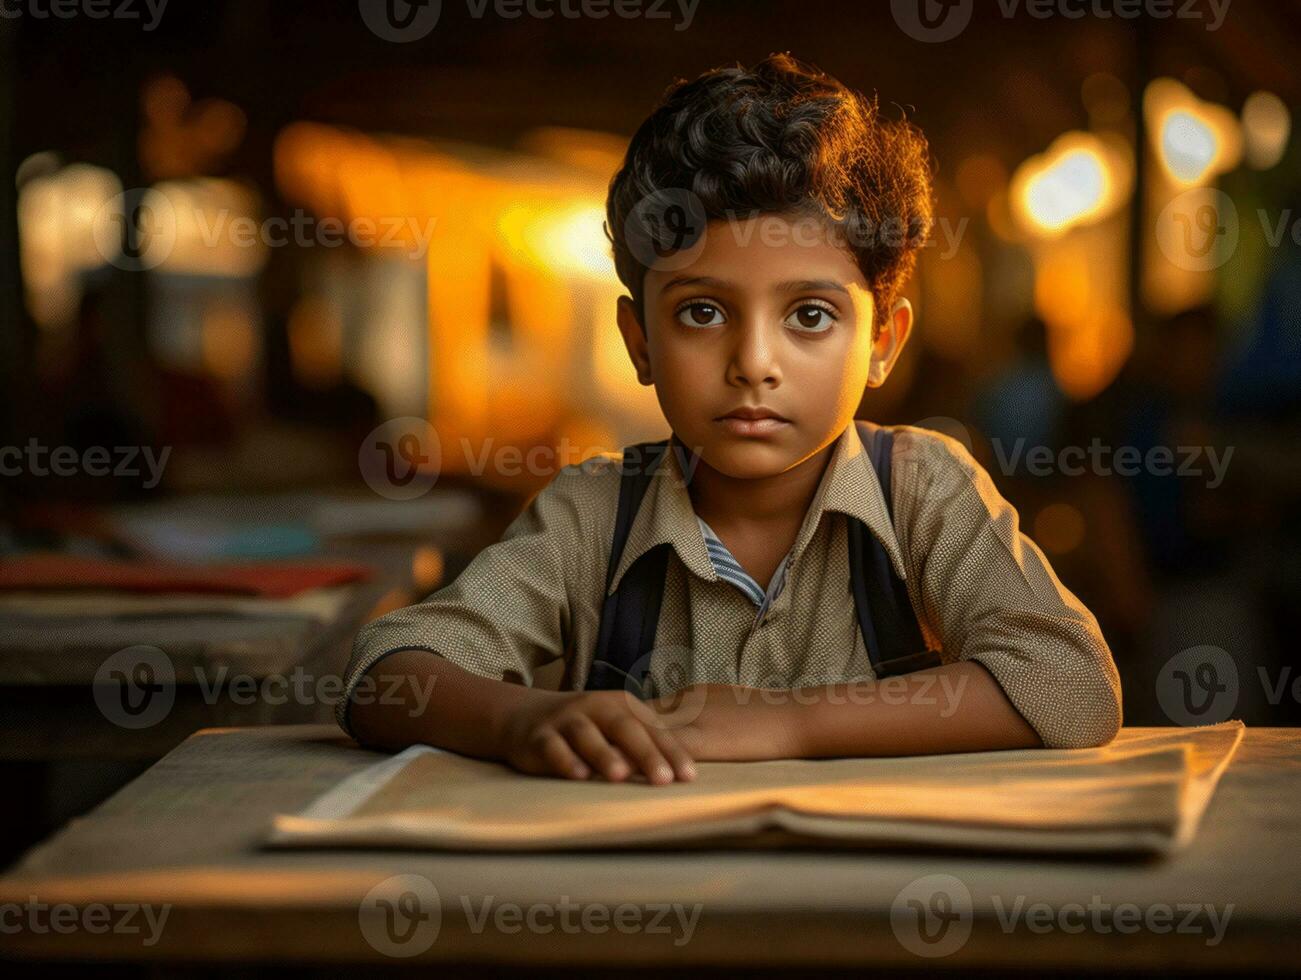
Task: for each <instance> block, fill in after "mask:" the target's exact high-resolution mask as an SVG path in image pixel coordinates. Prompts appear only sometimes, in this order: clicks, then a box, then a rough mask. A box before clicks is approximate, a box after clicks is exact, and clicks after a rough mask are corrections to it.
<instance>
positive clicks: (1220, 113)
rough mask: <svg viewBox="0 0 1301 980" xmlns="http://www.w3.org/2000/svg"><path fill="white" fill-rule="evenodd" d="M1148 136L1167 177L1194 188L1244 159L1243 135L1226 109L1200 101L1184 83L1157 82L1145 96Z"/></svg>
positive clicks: (1172, 81) (1163, 80) (1236, 122)
mask: <svg viewBox="0 0 1301 980" xmlns="http://www.w3.org/2000/svg"><path fill="white" fill-rule="evenodd" d="M1143 107H1144V112H1145V114H1146V116H1147V122H1148V137H1149V139H1150V140H1151V142H1152V145H1153V147H1154V148H1155V150H1156V157H1157V159H1158V160H1160V162H1161V165H1162V166H1163V167H1164V169H1165V171H1166V173H1167V175H1168V176H1169V178H1170V179H1171V180H1172V181H1173V182H1174V183H1175V184H1176V185H1177V186H1180V187H1196V186H1200V185H1203V184H1206V183H1208V182H1210V181H1212V180H1214V179H1215V177H1217V176H1218V175H1219V174H1222V173H1224V172H1226V171H1228V170H1232V169H1233V168H1234V167H1236V166H1237V165H1238V162H1239V161H1240V160H1241V159H1242V131H1241V129H1240V127H1239V126H1238V121H1237V118H1236V117H1235V116H1234V115H1233V113H1232V112H1230V111H1229V110H1228V109H1226V108H1225V107H1224V106H1220V105H1215V104H1214V103H1212V102H1205V101H1203V100H1201V99H1199V98H1198V97H1197V96H1196V95H1194V94H1193V93H1192V91H1190V90H1189V88H1188V87H1187V86H1186V85H1184V84H1183V83H1182V82H1177V81H1175V80H1174V79H1173V78H1158V79H1156V80H1155V81H1153V82H1151V83H1150V84H1149V85H1148V87H1147V90H1146V91H1145V92H1144V93H1143Z"/></svg>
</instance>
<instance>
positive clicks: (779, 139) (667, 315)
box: [339, 55, 1121, 784]
mask: <svg viewBox="0 0 1301 980" xmlns="http://www.w3.org/2000/svg"><path fill="white" fill-rule="evenodd" d="M687 191H689V192H690V193H687ZM930 193H931V190H930V177H929V165H928V161H927V147H926V143H925V140H924V138H923V137H922V135H921V134H920V132H918V131H917V130H916V129H915V128H913V127H912V126H910V125H908V124H906V123H903V122H891V121H887V120H883V119H881V118H880V116H879V114H878V111H877V106H876V104H875V102H874V101H869V100H867V99H865V98H864V97H863V96H861V95H859V94H858V93H855V92H851V91H850V90H848V89H846V88H845V87H844V86H843V85H841V84H840V83H839V82H837V81H836V80H835V79H832V78H830V77H828V76H826V75H824V74H822V73H820V72H818V71H816V70H814V69H811V68H808V67H806V66H803V65H801V64H799V63H798V62H796V61H794V60H793V59H791V58H790V57H789V56H786V55H775V56H772V57H770V58H768V59H766V60H764V61H763V62H761V63H760V64H758V65H756V66H755V67H754V68H752V69H749V70H745V69H742V68H739V67H737V68H728V69H720V70H716V71H712V72H709V73H707V74H705V75H703V76H701V77H700V78H699V79H697V80H696V81H694V82H691V83H681V84H679V85H677V86H676V87H674V88H672V89H670V91H669V93H668V94H667V95H666V97H665V99H664V101H663V102H662V103H661V104H660V106H658V107H657V108H656V109H655V111H654V112H653V113H652V115H651V116H650V117H649V118H648V119H647V120H646V122H645V123H644V124H643V125H642V126H641V128H640V129H639V130H638V132H637V134H636V135H635V136H634V137H633V139H632V142H631V144H630V146H629V148H628V153H627V157H626V160H625V162H624V165H623V166H622V168H621V169H620V170H619V172H618V173H617V174H616V175H615V177H614V179H613V181H612V182H611V186H610V193H609V200H608V203H607V212H608V232H609V234H610V237H611V239H612V242H613V245H614V251H615V262H616V267H617V269H618V273H619V276H620V279H621V280H622V281H623V283H624V285H625V286H626V287H627V288H628V291H629V293H630V295H629V296H625V297H622V298H620V300H619V303H618V311H617V314H618V324H619V329H620V331H621V332H622V335H623V339H624V342H625V345H626V347H627V349H628V353H629V356H630V357H631V358H632V361H633V364H634V365H635V367H636V370H637V376H638V378H639V380H640V381H641V383H642V384H645V385H654V386H655V391H656V395H657V397H658V399H659V402H660V405H661V407H662V408H663V411H664V415H665V417H666V418H667V420H668V422H669V424H670V426H671V428H672V433H673V435H672V439H671V442H670V443H669V444H668V445H669V446H670V447H671V448H672V450H673V451H671V452H670V451H666V452H663V454H662V456H659V457H656V458H657V459H658V468H654V469H653V474H652V475H654V476H655V477H656V478H655V479H650V480H648V481H647V482H648V483H649V487H648V488H647V490H646V493H645V497H644V499H643V500H642V501H641V504H640V506H639V507H638V508H637V509H636V510H635V514H634V513H633V512H631V511H630V518H631V523H630V526H629V525H625V526H624V530H625V531H626V535H625V536H624V542H623V548H622V552H621V553H617V552H616V555H617V560H616V561H615V562H613V563H612V562H611V561H610V558H611V553H612V551H614V550H615V545H614V544H613V536H614V531H615V527H616V515H617V513H618V512H619V497H620V488H621V485H623V481H622V477H621V464H620V460H619V459H617V458H613V457H598V458H597V459H595V460H590V461H587V462H585V463H583V464H580V465H577V466H570V467H566V468H565V469H564V470H562V471H561V472H560V473H559V474H558V475H557V476H556V477H555V479H554V480H553V481H552V482H551V483H550V484H549V485H548V486H547V487H546V488H545V489H544V490H542V491H541V493H539V494H538V495H537V497H536V498H535V499H534V500H533V502H532V503H531V504H530V505H529V507H528V508H527V510H526V511H525V512H524V513H523V514H522V515H521V516H520V517H518V518H517V519H516V521H515V522H514V523H513V524H512V525H511V527H510V528H509V529H508V530H507V532H506V534H505V536H504V538H503V540H502V541H501V542H499V543H498V544H496V545H493V546H492V547H490V548H488V549H486V550H485V551H483V552H482V553H481V554H480V555H478V556H477V557H476V558H475V560H474V561H473V562H472V563H471V564H470V565H469V566H468V567H467V569H466V570H465V571H464V573H463V574H462V575H461V576H460V577H459V578H458V579H457V580H456V581H455V582H453V583H451V584H450V585H448V586H447V587H446V588H444V589H442V590H441V591H439V592H436V593H435V594H434V595H432V596H430V597H429V598H428V599H427V600H425V601H424V602H422V603H420V604H418V605H415V606H411V607H408V608H406V609H401V610H398V611H397V612H394V613H392V614H390V615H388V616H385V617H384V618H382V619H379V620H377V621H376V622H374V623H371V624H370V625H369V626H367V627H366V628H364V629H363V630H362V631H361V633H360V634H359V635H358V637H357V640H356V645H355V649H354V653H353V657H352V661H351V662H350V664H349V667H348V671H347V676H346V685H347V692H348V696H347V697H345V698H344V700H343V701H342V702H341V703H340V711H339V720H340V723H341V724H342V725H343V727H344V728H345V730H347V731H349V732H350V733H351V734H353V735H354V736H355V737H356V738H357V739H358V740H360V741H362V742H364V743H368V744H372V745H378V746H383V747H387V748H394V749H396V748H399V747H403V746H406V745H409V744H412V743H417V742H420V743H428V744H432V745H436V746H440V747H443V748H447V749H451V750H454V751H457V752H461V753H464V754H468V755H474V756H479V757H483V758H489V759H499V760H502V761H505V762H507V763H509V764H511V765H513V766H514V767H515V768H517V769H519V770H521V771H523V772H527V773H534V774H539V775H550V776H560V777H567V778H572V779H585V778H593V777H595V778H604V779H608V780H616V781H617V780H623V779H628V778H633V777H644V778H645V779H646V780H647V781H648V782H650V783H652V784H663V783H671V782H673V781H675V780H689V779H691V778H693V776H694V774H695V769H694V762H695V761H696V760H724V759H726V760H752V759H774V758H814V757H826V756H847V755H903V754H920V753H933V752H962V751H980V750H992V749H1010V748H1026V747H1038V746H1047V747H1052V748H1068V747H1084V746H1096V745H1101V744H1104V743H1106V742H1108V741H1110V740H1111V739H1112V738H1113V737H1114V735H1115V734H1116V732H1117V730H1118V728H1119V726H1120V719H1121V709H1120V684H1119V679H1118V676H1117V673H1116V669H1115V665H1114V664H1113V663H1112V659H1111V654H1110V652H1109V650H1108V648H1107V645H1106V642H1105V641H1104V640H1103V637H1102V635H1101V633H1100V632H1099V630H1098V626H1097V622H1096V620H1095V619H1094V617H1093V616H1092V614H1090V613H1089V611H1088V610H1087V609H1085V608H1084V606H1083V605H1082V604H1081V603H1080V602H1079V601H1078V600H1077V599H1076V598H1075V596H1074V595H1072V594H1071V593H1070V592H1069V591H1068V590H1067V589H1066V588H1065V587H1064V586H1062V584H1061V583H1060V582H1059V581H1058V580H1057V578H1056V576H1055V575H1054V574H1053V572H1052V570H1051V568H1050V567H1049V565H1048V563H1047V561H1046V559H1045V558H1044V556H1043V554H1042V553H1041V552H1040V551H1039V549H1038V548H1037V547H1036V546H1035V545H1034V544H1033V543H1032V542H1031V541H1030V540H1029V539H1028V538H1026V537H1025V536H1024V535H1022V534H1021V533H1020V531H1019V530H1018V527H1017V515H1016V512H1015V511H1014V510H1013V509H1012V507H1011V506H1010V505H1009V504H1008V503H1007V502H1006V501H1004V500H1003V499H1002V497H1000V496H999V494H998V492H997V491H996V490H995V489H994V486H993V483H992V482H991V480H990V478H989V476H988V475H987V474H986V473H985V472H984V470H982V469H981V468H980V466H979V465H978V464H977V463H976V462H975V461H974V460H973V459H972V458H971V456H970V455H969V454H968V453H967V452H966V450H965V449H964V448H963V447H962V446H961V445H960V444H959V443H957V442H956V441H954V440H951V439H949V438H947V437H944V436H941V435H938V434H935V433H933V432H929V431H926V430H923V429H918V428H912V427H908V426H899V427H893V428H891V429H888V430H887V429H879V430H876V429H871V428H865V429H863V430H860V429H859V428H858V427H857V426H856V424H855V423H854V420H853V415H854V411H855V410H856V408H857V406H858V404H859V401H860V399H861V397H862V394H863V390H864V387H865V386H870V387H875V386H878V385H880V384H882V383H883V382H884V381H885V379H886V377H887V375H888V374H889V373H890V369H891V367H892V366H893V365H894V363H895V361H896V360H897V358H898V357H899V353H900V351H901V350H902V349H903V346H904V343H905V342H906V341H907V339H908V335H909V332H910V330H911V328H912V321H913V317H912V308H911V306H910V305H909V303H908V301H907V300H906V299H903V298H901V297H900V296H899V291H900V288H901V287H902V285H903V284H904V282H905V281H906V279H907V277H908V275H909V273H910V272H911V270H912V267H913V264H914V260H915V253H916V249H917V247H918V246H919V245H920V243H921V242H922V241H924V239H925V237H926V234H927V233H928V231H929V228H930V223H931V203H930ZM648 202H649V203H648ZM670 238H671V239H673V240H672V241H668V240H667V239H670ZM648 245H650V246H653V247H650V248H648V247H647V246H648ZM864 432H867V433H873V432H875V433H876V435H873V436H872V437H871V438H872V441H873V443H874V444H875V440H877V439H882V440H884V441H883V442H881V443H880V445H881V446H885V447H887V448H888V449H889V451H888V453H887V456H888V459H886V460H881V461H879V463H878V464H877V465H874V462H873V460H874V459H875V457H873V456H870V455H869V453H868V452H867V450H866V448H865V446H864V443H863V440H862V434H863V433H864ZM632 462H633V457H631V456H630V457H629V463H630V465H631V463H632ZM887 464H891V465H887ZM647 466H648V469H651V468H652V464H650V463H648V464H647ZM887 471H888V472H890V473H891V476H890V478H889V479H885V478H884V474H885V473H886V472H887ZM883 484H884V485H885V486H888V487H889V498H888V499H887V496H886V493H885V491H884V490H883ZM629 506H631V505H629ZM855 528H866V533H862V532H855V531H854V530H853V529H855ZM851 533H860V534H862V538H861V540H863V541H866V542H867V543H868V546H870V547H871V548H872V549H875V551H873V553H874V554H878V555H880V556H883V557H881V558H880V560H879V562H878V565H879V566H880V567H879V569H878V572H879V573H880V574H884V575H886V576H889V579H888V581H893V582H894V583H895V584H896V585H897V587H898V589H899V592H898V595H899V596H900V597H901V599H900V602H899V603H898V604H897V608H899V609H901V610H902V612H901V615H902V616H904V617H906V618H907V622H908V625H910V626H911V629H912V630H913V635H914V636H915V637H916V645H917V646H918V648H919V650H920V652H921V654H926V650H929V651H935V652H934V653H930V654H927V655H926V656H923V657H922V659H921V660H920V661H916V663H920V664H923V666H921V667H920V668H919V669H913V670H910V671H907V672H905V673H903V674H902V676H900V677H890V678H889V679H881V678H880V675H878V674H877V673H876V671H875V670H874V665H876V664H878V657H877V656H876V653H877V651H878V644H880V643H882V642H883V641H882V640H881V636H878V635H877V634H878V632H880V633H881V635H885V633H886V632H888V630H886V629H885V627H884V626H881V624H879V623H878V627H879V630H878V628H877V627H873V626H872V625H871V620H870V616H869V617H868V618H867V619H864V617H863V614H862V613H861V612H860V611H859V606H860V605H862V604H863V603H869V600H870V602H875V603H879V601H880V596H881V594H882V589H881V587H880V585H879V578H878V584H872V583H869V586H866V587H860V586H859V585H858V580H859V579H861V577H862V576H863V575H864V574H866V573H865V572H862V568H863V567H866V566H865V565H864V564H863V562H862V561H861V560H860V562H859V565H855V564H854V558H853V555H854V554H855V551H854V547H855V546H854V545H853V544H852V539H851V537H850V535H851ZM861 553H862V551H861V549H860V552H859V554H861ZM649 555H658V556H660V562H661V564H660V565H659V566H658V567H659V568H660V569H662V571H660V572H657V573H656V574H657V575H658V578H656V577H655V576H654V575H652V576H651V577H650V578H649V579H647V581H650V583H651V586H652V591H651V592H648V593H646V595H653V596H654V598H655V599H656V600H657V601H658V602H659V605H658V609H656V608H655V607H654V606H651V607H650V608H651V609H652V610H653V612H652V613H650V614H649V615H650V616H651V618H650V624H651V632H650V633H645V632H643V633H641V634H640V635H641V636H643V637H645V638H647V642H646V644H645V646H646V648H647V649H649V653H648V654H647V655H645V656H643V657H642V658H641V659H640V661H638V663H637V664H636V665H634V666H631V667H630V666H629V664H630V663H631V658H630V656H625V659H624V660H623V667H614V668H612V667H611V666H610V664H608V663H606V662H604V661H600V662H598V663H594V660H596V659H597V658H596V656H595V653H596V651H597V649H598V645H600V644H605V643H609V642H611V641H609V639H608V635H607V636H606V637H604V638H603V636H602V621H603V619H609V618H610V615H611V614H610V610H611V609H612V608H614V607H615V606H616V605H617V599H618V593H619V592H620V590H621V589H623V588H624V587H625V586H626V585H627V584H628V582H630V581H631V580H632V579H633V577H634V575H633V569H634V568H643V567H649V566H648V565H644V564H643V559H646V558H647V556H649ZM638 574H639V575H640V574H641V573H638ZM625 580H627V581H625ZM661 583H662V584H661ZM873 589H875V592H873ZM855 590H858V591H855ZM607 596H613V597H614V598H613V599H611V601H610V602H607V601H606V597H607ZM869 604H870V603H869ZM630 614H635V615H639V616H645V615H648V614H647V613H646V606H645V603H644V602H643V601H641V600H638V602H637V603H636V608H635V609H634V610H633V612H632V613H630ZM644 628H645V627H644V626H643V629H644ZM605 630H606V634H609V633H610V632H611V627H610V626H608V625H606V627H605ZM895 632H900V631H899V630H896V631H895ZM903 632H905V633H906V629H905V630H903ZM869 634H871V637H872V639H871V640H870V641H869V640H868V639H867V637H868V635H869ZM923 640H924V645H925V648H926V650H921V649H920V648H921V646H922V643H923ZM869 642H870V646H869ZM601 649H602V650H605V649H606V647H605V646H604V645H602V646H601ZM639 652H640V650H639V649H633V650H632V655H636V654H638V653H639ZM905 652H907V653H909V654H911V653H912V652H913V651H912V650H907V651H905ZM623 653H625V654H626V653H627V651H623ZM621 655H623V654H621ZM927 656H928V657H929V660H927V659H926V657H927ZM558 658H563V659H564V664H565V673H564V683H563V685H562V687H563V690H561V691H559V692H555V691H542V690H534V689H533V688H532V687H531V686H529V685H531V683H532V676H533V671H534V670H535V669H536V668H538V667H540V666H542V665H543V664H545V663H547V662H551V661H554V660H556V659H558ZM904 659H908V658H904ZM899 662H903V661H902V660H901V661H899ZM620 674H627V677H628V681H629V684H628V685H627V686H628V689H629V690H636V691H638V692H639V693H640V694H642V695H644V697H641V698H639V697H633V696H630V695H629V694H628V693H627V692H626V691H624V690H619V689H617V687H618V685H617V684H616V685H611V684H608V683H604V682H603V683H599V684H594V683H593V680H594V679H595V678H597V677H598V676H607V675H608V676H618V675H620ZM363 679H365V680H367V682H368V683H367V685H366V686H365V687H362V686H360V684H361V682H362V680H363ZM404 681H405V682H406V683H402V682H404ZM593 687H604V688H610V687H615V688H616V689H600V690H593V689H592V688H593ZM585 688H586V690H585ZM365 690H369V691H370V692H372V696H368V697H363V696H362V692H363V691H365ZM375 692H385V693H386V694H389V695H390V696H389V697H374V696H373V694H374V693H375ZM393 692H402V693H401V694H397V695H394V693H393ZM415 692H428V693H429V700H428V703H427V704H425V703H423V702H422V701H421V700H420V699H419V698H418V697H416V696H415ZM645 695H648V696H645Z"/></svg>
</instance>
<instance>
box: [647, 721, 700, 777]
mask: <svg viewBox="0 0 1301 980" xmlns="http://www.w3.org/2000/svg"><path fill="white" fill-rule="evenodd" d="M651 735H652V737H653V738H654V739H655V741H656V742H657V743H658V744H659V747H660V751H661V752H663V753H664V757H665V758H666V759H668V760H669V765H671V766H672V767H673V772H674V775H676V776H677V778H678V779H680V780H682V781H683V782H690V781H691V780H693V779H695V778H696V760H695V759H693V758H692V757H691V753H690V752H688V751H687V747H686V746H685V745H683V744H682V742H681V741H680V740H679V739H678V737H677V736H676V735H674V734H672V733H671V732H667V731H663V730H661V729H651Z"/></svg>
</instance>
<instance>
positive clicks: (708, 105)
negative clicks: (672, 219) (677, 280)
mask: <svg viewBox="0 0 1301 980" xmlns="http://www.w3.org/2000/svg"><path fill="white" fill-rule="evenodd" d="M686 191H690V192H691V193H692V194H694V195H695V198H694V199H692V206H693V208H695V209H696V210H699V209H701V208H703V212H704V217H705V219H706V220H714V219H719V218H726V219H733V218H740V219H744V218H746V217H749V216H753V215H757V214H765V213H767V214H792V213H793V214H800V215H813V216H817V217H819V218H821V219H823V220H825V221H827V222H829V223H830V224H831V225H832V226H834V227H835V228H836V229H837V231H838V235H839V240H840V241H842V242H843V243H844V244H845V245H846V247H848V248H849V249H850V251H851V252H852V253H853V255H854V260H855V262H856V263H857V265H858V267H859V269H860V270H861V271H862V273H863V277H864V279H866V281H867V283H868V286H869V287H870V289H871V291H872V295H873V298H874V300H875V301H876V302H875V306H876V317H875V320H874V323H873V332H874V333H875V330H876V328H877V327H878V326H879V325H880V323H881V322H882V321H883V320H884V318H885V316H886V315H887V313H888V311H889V309H890V307H891V306H892V305H893V304H894V301H895V299H896V297H897V295H898V293H899V291H900V289H901V288H902V287H903V284H904V283H905V282H906V281H907V280H908V277H909V276H910V275H911V274H912V271H913V268H914V266H915V264H916V256H917V249H918V248H919V247H920V246H921V245H922V243H923V242H924V241H925V240H926V237H927V236H928V235H929V234H930V230H931V222H932V202H931V193H932V192H931V163H930V157H929V150H928V147H927V143H926V138H925V136H923V135H922V133H921V130H919V129H918V128H917V127H916V126H914V125H912V124H911V123H908V122H907V121H905V120H889V119H883V118H882V117H881V112H880V108H879V105H878V102H877V99H876V98H875V97H873V98H871V99H868V98H866V97H865V96H864V95H862V94H861V93H860V92H856V91H854V90H852V89H849V88H847V87H846V86H845V85H843V84H842V83H841V82H839V81H837V80H836V79H835V78H832V77H831V76H830V75H827V74H826V73H825V72H822V71H821V70H819V69H817V68H814V67H813V66H811V65H806V64H803V63H801V62H799V61H797V60H796V59H795V58H792V57H791V56H790V55H789V54H773V55H769V56H768V57H767V58H765V59H764V60H762V61H760V62H759V63H758V64H756V65H755V66H754V67H752V68H743V67H741V66H740V65H736V66H735V67H728V68H716V69H714V70H712V71H709V72H706V73H705V74H703V75H701V76H700V77H699V78H697V79H696V80H695V81H691V82H688V81H686V80H679V81H677V82H675V83H674V84H673V85H672V86H670V87H669V89H668V91H667V92H666V93H665V94H664V97H663V98H662V99H661V100H660V103H659V105H657V106H656V107H655V109H654V111H652V112H651V114H650V116H649V117H648V118H647V119H646V121H645V122H643V123H642V125H641V127H640V128H639V129H638V130H637V132H636V134H635V135H634V136H633V138H632V141H631V142H630V143H629V145H628V152H627V155H626V156H625V158H624V161H623V165H622V166H621V167H620V168H619V171H618V172H617V173H616V174H615V175H614V177H613V178H612V179H611V181H610V190H609V195H608V197H607V199H606V225H605V232H606V236H607V237H608V238H609V239H610V242H611V244H612V245H613V248H614V261H615V268H616V270H617V271H618V274H619V279H620V280H621V281H622V282H623V284H624V285H625V286H626V287H627V288H628V291H629V292H630V293H631V294H632V298H633V300H634V302H635V304H636V306H637V309H638V310H639V311H640V313H641V316H642V325H643V329H644V328H645V325H646V319H645V309H644V306H643V300H644V296H643V282H644V277H645V275H646V271H647V269H648V266H647V265H646V264H645V263H644V262H643V261H642V260H641V259H642V258H645V253H644V252H643V253H642V255H641V257H640V258H639V256H638V254H637V251H638V250H637V249H635V248H633V247H630V244H629V236H630V233H634V232H635V229H633V228H632V227H631V225H632V224H636V223H637V222H638V221H639V218H638V215H639V214H640V211H638V206H639V202H644V201H646V200H647V198H648V197H650V196H651V195H656V196H657V198H659V199H663V197H664V195H665V194H666V193H667V194H669V195H672V194H675V193H676V194H680V195H683V196H684V197H689V195H686V194H685V192H686ZM656 230H657V229H652V232H654V231H656ZM678 245H679V247H681V240H680V239H679V241H678ZM660 254H663V253H662V251H661V253H660Z"/></svg>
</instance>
